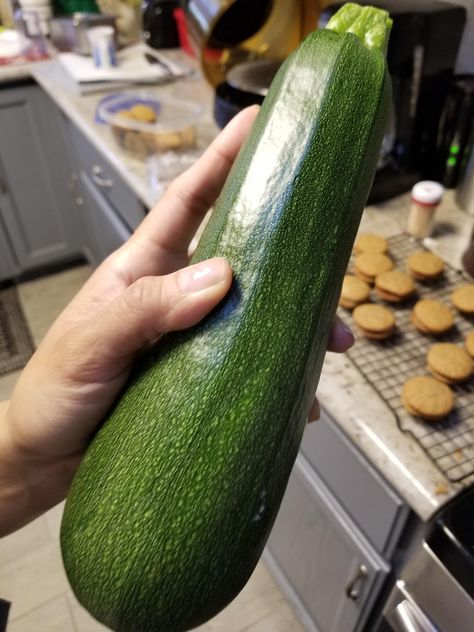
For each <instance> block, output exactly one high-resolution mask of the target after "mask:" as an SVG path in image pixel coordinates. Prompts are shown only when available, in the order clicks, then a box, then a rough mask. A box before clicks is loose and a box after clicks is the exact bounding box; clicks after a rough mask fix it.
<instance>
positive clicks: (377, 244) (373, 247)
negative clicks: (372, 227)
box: [354, 233, 388, 255]
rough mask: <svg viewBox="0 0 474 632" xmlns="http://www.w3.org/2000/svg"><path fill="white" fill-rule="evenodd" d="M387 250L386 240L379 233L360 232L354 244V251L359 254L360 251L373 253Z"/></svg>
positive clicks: (381, 252) (382, 252)
mask: <svg viewBox="0 0 474 632" xmlns="http://www.w3.org/2000/svg"><path fill="white" fill-rule="evenodd" d="M387 250H388V243H387V240H386V239H384V238H383V237H381V236H380V235H375V234H374V233H362V234H360V235H359V236H358V237H357V239H356V241H355V244H354V252H355V253H356V254H360V253H361V252H372V253H375V254H382V255H383V254H384V253H386V252H387Z"/></svg>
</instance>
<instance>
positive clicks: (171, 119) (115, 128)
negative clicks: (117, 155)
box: [97, 93, 202, 159]
mask: <svg viewBox="0 0 474 632" xmlns="http://www.w3.org/2000/svg"><path fill="white" fill-rule="evenodd" d="M97 113H98V116H99V119H101V120H103V121H104V122H106V123H108V124H109V125H110V128H111V130H112V134H113V136H114V138H115V140H116V142H117V144H118V146H119V147H120V148H121V149H123V150H125V151H127V152H128V153H129V154H131V155H133V156H135V157H136V158H141V159H144V158H147V157H149V156H153V155H155V154H159V153H162V152H166V151H170V150H183V149H189V148H194V147H195V146H196V128H195V125H196V123H197V121H198V120H199V118H200V117H201V115H202V108H201V106H199V105H196V104H194V103H189V102H187V101H181V100H178V99H165V98H162V99H161V98H160V99H159V100H158V99H156V98H154V97H153V96H151V95H149V94H147V93H139V94H138V95H137V94H136V93H135V94H133V95H131V94H121V95H117V96H116V97H113V98H109V99H107V100H106V101H105V102H103V103H102V104H101V105H100V106H99V108H98V112H97Z"/></svg>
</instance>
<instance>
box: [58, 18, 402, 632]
mask: <svg viewBox="0 0 474 632" xmlns="http://www.w3.org/2000/svg"><path fill="white" fill-rule="evenodd" d="M388 28H389V27H388ZM344 30H347V29H346V28H344ZM389 100H390V80H389V77H388V74H387V69H386V64H385V58H384V54H383V52H382V51H381V50H379V49H378V48H376V49H374V48H368V47H367V46H366V45H365V44H364V43H363V42H362V41H361V38H360V36H359V35H354V34H353V33H347V32H343V33H337V32H334V31H332V30H326V29H325V30H322V31H317V32H315V33H313V34H312V35H310V36H309V37H308V38H307V39H306V40H305V41H304V42H303V43H302V44H301V45H300V47H299V48H298V49H297V50H296V51H295V52H294V53H293V54H292V55H291V57H290V58H288V60H287V61H286V62H285V64H284V65H283V66H282V68H281V70H280V71H279V73H278V75H277V77H276V79H275V81H274V82H273V84H272V87H271V89H270V91H269V94H268V96H267V98H266V99H265V101H264V103H263V106H262V108H261V111H260V113H259V115H258V118H257V121H256V123H255V125H254V128H253V130H252V133H251V136H250V137H249V139H248V141H247V142H246V144H245V146H244V147H243V149H242V150H241V152H240V154H239V156H238V158H237V160H236V163H235V165H234V167H233V169H232V172H231V174H230V176H229V178H228V181H227V183H226V185H225V187H224V190H223V192H222V194H221V196H220V198H219V200H218V203H217V204H216V208H215V210H214V213H213V216H212V218H211V221H210V223H209V224H208V226H207V228H206V230H205V233H204V235H203V237H202V239H201V242H200V244H199V246H198V249H197V251H196V253H195V255H194V257H193V261H194V262H196V261H199V260H203V259H207V258H209V257H213V256H223V257H226V258H227V259H228V261H229V262H230V264H231V266H232V269H233V271H234V282H233V285H232V288H231V290H230V292H229V294H228V295H227V296H226V298H225V299H224V300H223V301H222V302H221V304H220V305H219V306H218V307H217V308H216V309H215V310H214V311H213V312H212V313H211V315H210V316H209V317H207V318H206V319H205V320H204V321H203V322H202V323H200V324H199V325H197V326H196V327H193V328H192V329H190V330H187V331H183V332H179V333H174V334H170V335H168V336H166V337H165V338H164V339H162V340H161V342H160V343H159V344H158V345H157V346H156V347H155V348H154V349H153V350H152V351H151V352H149V353H148V354H147V355H146V356H145V357H144V358H143V359H142V360H141V361H140V362H139V364H138V366H137V367H136V370H135V371H134V373H133V375H132V377H131V379H130V381H129V383H128V385H127V387H126V389H125V390H124V392H123V394H122V396H121V397H120V399H119V401H118V402H117V403H116V405H115V406H114V408H113V410H112V411H111V413H110V415H109V416H108V418H107V419H106V420H105V422H104V424H103V425H102V427H101V428H100V430H99V431H98V433H97V434H96V436H95V438H94V439H93V441H92V443H91V445H90V448H89V449H88V451H87V454H86V456H85V458H84V461H83V463H82V464H81V466H80V468H79V470H78V472H77V475H76V477H75V479H74V482H73V485H72V488H71V492H70V495H69V497H68V500H67V503H66V508H65V513H64V518H63V523H62V529H61V545H62V553H63V560H64V565H65V568H66V571H67V574H68V577H69V580H70V583H71V585H72V587H73V589H74V592H75V593H76V595H77V597H78V599H79V601H80V602H81V603H82V604H83V605H84V606H85V607H86V608H87V609H88V610H89V611H90V612H91V613H92V614H93V615H94V616H95V617H96V618H97V619H99V620H100V621H102V622H103V623H105V624H106V625H108V626H110V627H111V628H112V629H114V630H119V631H122V632H141V631H153V632H181V631H183V630H188V629H191V628H194V627H196V626H198V625H199V624H201V623H203V622H205V621H206V620H208V619H209V618H211V617H212V616H214V615H215V614H216V613H218V612H219V611H220V610H222V608H224V607H225V606H226V605H227V604H228V603H229V602H230V601H231V600H232V599H233V598H234V597H235V596H236V594H237V593H238V592H239V591H240V590H241V589H242V587H243V586H244V585H245V583H246V582H247V580H248V578H249V577H250V575H251V573H252V571H253V569H254V567H255V565H256V564H257V562H258V559H259V557H260V555H261V553H262V550H263V548H264V545H265V542H266V540H267V537H268V535H269V533H270V530H271V528H272V525H273V522H274V520H275V517H276V515H277V512H278V508H279V506H280V502H281V499H282V496H283V494H284V491H285V488H286V484H287V481H288V478H289V475H290V472H291V469H292V467H293V463H294V461H295V458H296V455H297V452H298V448H299V445H300V441H301V438H302V434H303V430H304V428H305V423H306V416H307V414H308V411H309V408H310V405H311V402H312V399H313V396H314V393H315V390H316V386H317V382H318V378H319V374H320V370H321V366H322V363H323V359H324V355H325V350H326V345H327V340H328V335H329V331H330V326H331V323H332V320H333V317H334V314H335V311H336V307H337V302H338V296H339V292H340V287H341V284H342V279H343V276H344V273H345V270H346V267H347V263H348V260H349V256H350V252H351V248H352V244H353V240H354V238H355V234H356V231H357V228H358V224H359V221H360V217H361V213H362V210H363V207H364V204H365V202H366V198H367V195H368V192H369V188H370V185H371V182H372V178H373V175H374V171H375V168H376V163H377V159H378V155H379V149H380V144H381V140H382V136H383V129H384V122H385V116H386V112H387V109H388V104H389Z"/></svg>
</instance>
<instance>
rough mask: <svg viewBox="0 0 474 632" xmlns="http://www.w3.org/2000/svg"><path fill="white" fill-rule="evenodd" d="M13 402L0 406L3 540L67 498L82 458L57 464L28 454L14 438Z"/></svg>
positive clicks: (1, 522)
mask: <svg viewBox="0 0 474 632" xmlns="http://www.w3.org/2000/svg"><path fill="white" fill-rule="evenodd" d="M13 426H14V424H13V422H12V417H11V409H10V402H2V403H0V537H2V536H4V535H7V534H8V533H11V532H12V531H15V530H16V529H19V528H20V527H22V526H24V525H25V524H27V523H28V522H30V521H31V520H33V519H34V518H37V517H38V516H39V515H41V514H42V513H44V512H45V511H47V510H48V509H50V508H51V507H53V506H54V505H56V504H57V503H58V502H60V501H61V500H63V499H64V498H65V496H66V493H67V489H68V487H69V485H70V482H71V480H72V477H73V473H74V471H75V468H76V467H77V459H78V457H67V458H63V459H61V458H60V459H57V460H55V461H54V462H53V463H51V462H50V461H48V460H46V459H41V458H38V457H36V456H32V455H30V454H27V453H26V452H25V451H24V450H23V449H22V448H21V446H20V445H19V444H18V442H17V441H16V440H15V438H14V432H13Z"/></svg>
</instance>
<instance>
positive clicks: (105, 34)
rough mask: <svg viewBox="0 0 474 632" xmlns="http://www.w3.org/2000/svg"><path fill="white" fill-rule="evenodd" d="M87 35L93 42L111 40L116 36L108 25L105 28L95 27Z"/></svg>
mask: <svg viewBox="0 0 474 632" xmlns="http://www.w3.org/2000/svg"><path fill="white" fill-rule="evenodd" d="M87 35H88V37H89V40H90V41H91V42H96V41H97V40H99V39H109V38H112V37H113V35H114V28H113V26H108V25H106V24H104V25H103V26H93V27H92V28H90V29H88V30H87Z"/></svg>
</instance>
